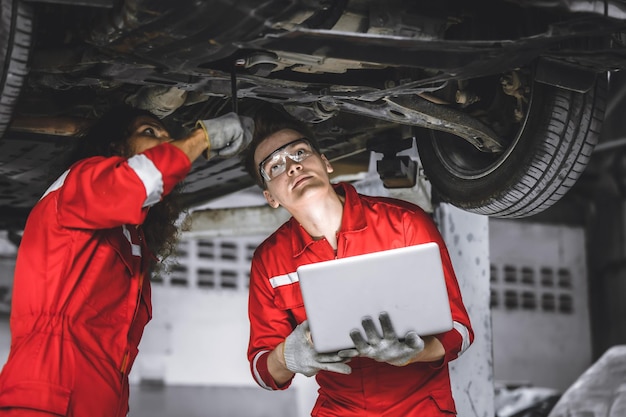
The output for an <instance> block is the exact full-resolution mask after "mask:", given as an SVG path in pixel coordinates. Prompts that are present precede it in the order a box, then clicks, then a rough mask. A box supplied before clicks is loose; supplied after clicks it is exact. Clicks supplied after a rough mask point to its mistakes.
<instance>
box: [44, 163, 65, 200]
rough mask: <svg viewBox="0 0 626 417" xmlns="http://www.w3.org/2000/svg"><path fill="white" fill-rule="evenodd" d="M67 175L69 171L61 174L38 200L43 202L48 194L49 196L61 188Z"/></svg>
mask: <svg viewBox="0 0 626 417" xmlns="http://www.w3.org/2000/svg"><path fill="white" fill-rule="evenodd" d="M69 173H70V170H69V169H68V170H67V171H65V172H64V173H63V174H61V176H60V177H59V178H57V179H56V181H54V182H53V183H52V185H51V186H50V187H48V189H47V190H46V192H45V193H44V194H43V195H42V196H41V198H40V200H43V198H44V197H45V196H47V195H48V194H50V193H51V192H53V191H55V190H58V189H59V188H61V187H63V184H64V183H65V178H67V174H69Z"/></svg>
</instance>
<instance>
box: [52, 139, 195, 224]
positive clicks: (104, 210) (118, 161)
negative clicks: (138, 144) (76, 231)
mask: <svg viewBox="0 0 626 417" xmlns="http://www.w3.org/2000/svg"><path fill="white" fill-rule="evenodd" d="M190 168H191V162H190V161H189V158H188V157H187V156H186V155H185V154H184V153H183V152H182V151H181V150H180V149H178V148H176V147H175V146H172V145H171V144H169V143H164V144H161V145H158V146H156V147H154V148H151V149H148V150H146V151H145V152H143V153H141V154H138V155H135V156H133V157H131V158H128V159H126V158H122V157H109V158H105V157H94V158H89V159H86V160H83V161H79V162H78V163H76V164H74V165H73V166H72V167H71V168H70V169H69V171H68V172H67V173H66V174H64V175H67V176H66V177H65V178H63V177H62V178H61V179H60V180H62V184H60V188H59V198H58V203H57V217H58V220H59V223H60V224H61V225H62V226H65V227H70V228H72V227H73V228H83V229H105V228H112V227H116V226H119V225H122V224H141V223H143V221H144V219H145V216H146V214H147V209H148V208H149V207H150V206H151V205H153V204H156V203H158V202H159V201H160V200H161V198H162V197H163V196H164V195H166V194H168V193H169V192H171V191H172V189H173V188H174V186H175V185H176V184H177V183H178V182H180V181H182V180H183V179H184V178H185V176H186V175H187V173H188V172H189V170H190ZM58 181H59V180H57V182H58ZM54 186H55V185H53V187H54Z"/></svg>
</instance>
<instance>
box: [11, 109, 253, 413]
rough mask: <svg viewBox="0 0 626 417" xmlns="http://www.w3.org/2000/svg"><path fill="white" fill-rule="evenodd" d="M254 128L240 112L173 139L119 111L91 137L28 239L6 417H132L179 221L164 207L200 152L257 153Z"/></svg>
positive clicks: (33, 220) (20, 270) (36, 211)
mask: <svg viewBox="0 0 626 417" xmlns="http://www.w3.org/2000/svg"><path fill="white" fill-rule="evenodd" d="M251 123H252V120H251V119H250V118H243V117H241V118H240V117H239V116H237V115H235V114H234V113H230V114H227V115H224V116H221V117H219V118H216V119H212V120H207V121H201V122H199V128H197V129H194V130H193V131H192V132H191V133H190V134H189V135H188V136H187V137H185V138H183V139H180V140H176V141H174V140H173V139H172V138H171V137H170V135H169V133H168V131H167V130H166V128H165V127H164V125H163V124H162V123H161V122H160V121H159V119H157V118H156V117H154V116H153V115H151V114H150V113H148V112H145V111H139V110H135V109H130V108H119V109H114V110H112V111H111V112H110V113H109V114H107V115H106V116H104V117H103V118H102V119H101V120H100V121H99V122H98V123H97V124H96V125H95V126H94V127H93V128H92V129H91V131H90V133H89V134H88V135H87V136H86V137H85V138H83V140H82V141H81V149H82V155H83V158H82V159H80V160H79V161H78V162H76V163H74V164H73V165H72V166H71V167H70V168H69V169H68V170H67V171H66V172H65V173H64V174H63V175H61V177H60V178H59V179H57V180H56V182H54V184H52V186H50V188H49V189H48V190H47V191H46V193H45V194H44V196H43V197H42V198H41V199H40V201H39V202H38V203H37V205H36V206H35V207H34V208H33V210H32V212H31V214H30V216H29V218H28V221H27V224H26V227H25V229H24V234H23V237H22V241H21V244H20V247H19V251H18V255H17V263H16V267H15V275H14V283H15V285H14V288H13V301H12V308H11V318H10V326H11V337H12V340H11V350H10V353H9V357H8V360H7V363H6V364H5V366H4V368H3V370H2V373H1V374H0V416H3V417H4V416H20V417H27V416H40V417H41V416H46V415H50V416H52V415H54V416H68V417H69V416H72V417H122V416H126V415H127V413H128V373H129V372H130V369H131V367H132V364H133V361H134V360H135V357H136V355H137V352H138V350H137V346H138V345H139V341H140V339H141V336H142V333H143V329H144V326H145V325H146V324H147V323H148V321H149V320H150V317H151V314H152V307H151V302H150V281H149V271H150V268H151V266H152V264H153V263H154V261H155V260H157V258H156V257H157V256H159V255H163V254H167V249H168V247H170V248H171V245H172V242H173V238H174V237H175V236H174V235H173V234H172V233H170V232H171V231H172V230H173V228H174V222H175V221H176V219H177V217H178V214H179V212H178V211H175V210H171V207H168V206H167V204H166V202H164V201H163V198H164V197H165V196H167V195H168V194H169V193H170V192H171V191H172V190H173V189H174V187H175V186H176V184H177V183H179V182H180V181H181V180H183V179H184V178H185V176H186V175H187V173H188V172H189V169H190V167H191V163H192V161H194V160H195V159H196V158H198V157H199V156H200V155H201V154H203V153H204V155H205V156H207V157H211V156H217V155H219V156H222V157H228V156H233V155H235V154H236V153H238V152H239V151H240V150H242V149H243V148H244V147H245V146H247V144H248V143H249V141H250V139H251V136H252V132H251V130H252V125H251ZM164 205H165V206H164ZM168 213H169V214H172V215H169V216H168ZM154 214H156V217H154V218H153V217H151V215H154ZM164 220H167V221H169V223H167V222H164ZM163 231H165V233H164V232H163ZM168 231H169V232H168Z"/></svg>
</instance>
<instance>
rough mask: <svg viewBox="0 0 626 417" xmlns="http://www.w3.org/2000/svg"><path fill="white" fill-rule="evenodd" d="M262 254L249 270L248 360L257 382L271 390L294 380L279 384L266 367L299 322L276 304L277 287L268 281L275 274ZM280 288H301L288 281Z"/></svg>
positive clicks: (287, 289) (297, 289) (253, 260)
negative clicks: (266, 264)
mask: <svg viewBox="0 0 626 417" xmlns="http://www.w3.org/2000/svg"><path fill="white" fill-rule="evenodd" d="M261 257H262V256H260V255H259V253H258V251H257V253H255V255H254V257H253V259H252V267H251V271H250V291H249V299H248V316H249V320H250V340H249V344H248V360H249V361H250V371H251V372H252V376H253V378H254V380H255V381H256V382H257V384H259V385H260V386H261V387H262V388H265V389H268V390H282V389H286V388H288V387H289V385H290V384H291V381H289V382H287V383H286V384H284V385H282V386H278V385H276V382H275V381H274V379H273V378H272V376H271V375H270V373H269V371H268V370H267V357H268V354H269V353H270V352H271V351H272V350H274V348H275V347H276V346H278V345H279V344H280V343H281V342H283V341H284V340H285V338H286V337H287V336H289V334H291V332H292V331H293V328H294V327H295V325H296V324H295V323H294V319H293V317H292V316H291V315H290V314H289V312H288V310H284V309H281V308H279V307H278V306H277V305H276V303H275V298H276V297H275V291H274V288H272V285H271V284H270V281H269V279H270V278H272V277H271V276H269V275H268V273H267V271H266V270H265V268H264V266H263V262H262V261H261V260H260V258H261ZM281 290H285V291H292V290H293V291H300V289H299V286H297V285H295V284H290V285H285V286H284V288H281Z"/></svg>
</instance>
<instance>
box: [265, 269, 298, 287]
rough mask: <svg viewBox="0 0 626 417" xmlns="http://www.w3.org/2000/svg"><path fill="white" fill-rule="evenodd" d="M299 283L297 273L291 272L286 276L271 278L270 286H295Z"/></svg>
mask: <svg viewBox="0 0 626 417" xmlns="http://www.w3.org/2000/svg"><path fill="white" fill-rule="evenodd" d="M298 281H299V279H298V273H297V272H289V273H287V274H285V275H279V276H277V277H273V278H270V284H272V288H276V287H280V286H283V285H289V284H293V283H295V282H298Z"/></svg>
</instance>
